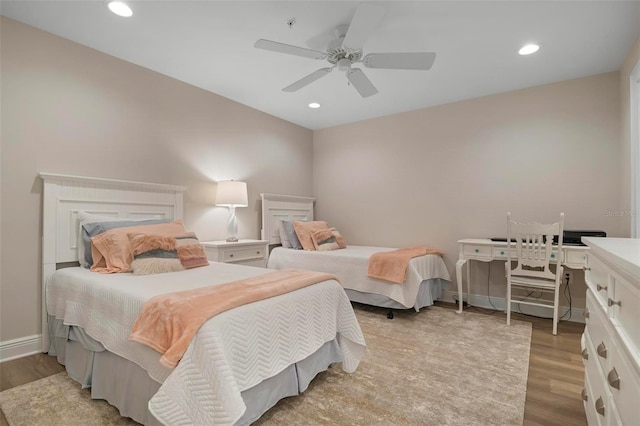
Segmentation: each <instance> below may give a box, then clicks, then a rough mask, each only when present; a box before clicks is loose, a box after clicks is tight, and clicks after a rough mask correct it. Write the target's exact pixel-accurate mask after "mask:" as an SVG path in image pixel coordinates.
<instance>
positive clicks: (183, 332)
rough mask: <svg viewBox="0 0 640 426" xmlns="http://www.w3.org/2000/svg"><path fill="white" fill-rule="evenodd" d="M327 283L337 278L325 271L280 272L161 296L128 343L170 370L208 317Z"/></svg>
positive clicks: (137, 324) (138, 321) (148, 304)
mask: <svg viewBox="0 0 640 426" xmlns="http://www.w3.org/2000/svg"><path fill="white" fill-rule="evenodd" d="M326 280H336V281H337V278H336V276H335V275H333V274H327V273H324V272H313V271H306V270H298V269H282V270H279V271H273V272H268V273H266V274H263V275H258V276H255V277H251V278H247V279H243V280H239V281H233V282H229V283H225V284H220V285H215V286H209V287H202V288H197V289H193V290H185V291H179V292H175V293H167V294H161V295H158V296H155V297H153V298H151V299H149V300H148V301H147V302H145V304H144V305H143V307H142V311H141V312H140V315H138V317H137V318H136V321H135V324H134V325H133V330H132V331H131V334H130V335H129V340H133V341H135V342H138V343H142V344H143V345H147V346H149V347H151V348H152V349H154V350H156V351H158V352H160V353H161V354H163V356H162V358H160V363H162V365H164V366H165V367H169V368H172V367H175V366H176V365H177V364H178V362H179V361H180V359H181V358H182V355H183V354H184V352H185V351H186V349H187V346H189V343H190V342H191V339H192V338H193V336H194V335H195V333H196V332H197V331H198V329H199V328H200V326H202V324H204V322H205V321H207V320H208V319H209V318H211V317H213V316H215V315H217V314H220V313H222V312H225V311H228V310H229V309H232V308H235V307H237V306H241V305H244V304H247V303H252V302H256V301H258V300H263V299H267V298H270V297H274V296H278V295H280V294H284V293H288V292H290V291H294V290H297V289H300V288H303V287H307V286H309V285H312V284H316V283H319V282H321V281H326Z"/></svg>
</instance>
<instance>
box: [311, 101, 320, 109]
mask: <svg viewBox="0 0 640 426" xmlns="http://www.w3.org/2000/svg"><path fill="white" fill-rule="evenodd" d="M309 108H313V109H315V108H320V104H319V103H317V102H311V103H310V104H309Z"/></svg>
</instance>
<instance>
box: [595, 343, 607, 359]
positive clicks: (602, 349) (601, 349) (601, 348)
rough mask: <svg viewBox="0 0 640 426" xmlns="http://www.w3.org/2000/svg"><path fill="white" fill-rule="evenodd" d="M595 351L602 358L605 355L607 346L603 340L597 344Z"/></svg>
mask: <svg viewBox="0 0 640 426" xmlns="http://www.w3.org/2000/svg"><path fill="white" fill-rule="evenodd" d="M597 351H598V355H600V356H601V357H602V358H606V357H607V347H606V346H605V344H604V342H602V343H600V344H599V345H598V348H597Z"/></svg>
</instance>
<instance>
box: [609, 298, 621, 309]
mask: <svg viewBox="0 0 640 426" xmlns="http://www.w3.org/2000/svg"><path fill="white" fill-rule="evenodd" d="M607 304H608V305H609V306H613V305H618V306H620V307H622V302H621V301H620V300H618V301H615V300H613V299H611V298H609V299H607Z"/></svg>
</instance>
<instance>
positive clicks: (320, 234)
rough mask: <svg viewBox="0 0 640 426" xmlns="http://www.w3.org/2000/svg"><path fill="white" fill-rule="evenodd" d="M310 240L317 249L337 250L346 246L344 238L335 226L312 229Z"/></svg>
mask: <svg viewBox="0 0 640 426" xmlns="http://www.w3.org/2000/svg"><path fill="white" fill-rule="evenodd" d="M311 240H312V241H313V246H314V247H315V249H316V250H318V251H327V250H338V249H343V248H346V247H347V245H346V244H345V241H344V238H342V235H340V232H338V231H336V230H335V228H330V229H314V230H312V231H311Z"/></svg>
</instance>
